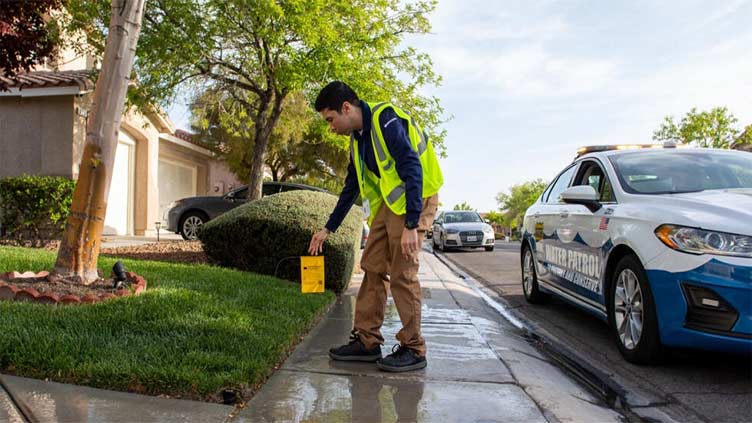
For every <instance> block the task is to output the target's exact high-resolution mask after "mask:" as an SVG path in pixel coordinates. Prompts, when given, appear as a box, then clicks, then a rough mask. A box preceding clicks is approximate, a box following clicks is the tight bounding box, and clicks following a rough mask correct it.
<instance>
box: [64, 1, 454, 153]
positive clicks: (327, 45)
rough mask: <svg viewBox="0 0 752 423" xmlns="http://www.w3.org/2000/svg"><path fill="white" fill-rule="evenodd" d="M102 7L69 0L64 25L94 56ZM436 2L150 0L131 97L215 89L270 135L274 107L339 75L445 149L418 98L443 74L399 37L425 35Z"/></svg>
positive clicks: (432, 109)
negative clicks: (411, 120)
mask: <svg viewBox="0 0 752 423" xmlns="http://www.w3.org/2000/svg"><path fill="white" fill-rule="evenodd" d="M108 7H109V2H107V1H102V2H91V1H89V0H69V7H68V10H69V12H70V15H71V19H70V22H69V25H68V28H69V29H71V30H81V31H83V33H85V34H86V35H87V38H88V41H89V45H91V46H93V47H94V49H95V52H94V53H101V51H102V48H103V46H104V39H105V36H106V32H107V25H106V22H108V16H109V9H108ZM435 7H436V0H418V1H413V2H403V1H400V0H306V1H277V0H162V1H158V2H155V1H150V2H147V3H146V10H145V14H144V21H143V27H142V30H141V35H140V38H139V43H138V47H137V48H138V50H137V52H136V56H137V57H138V60H136V62H135V64H134V71H135V78H136V79H137V80H138V84H137V85H136V86H134V87H133V89H132V90H131V92H130V93H129V98H130V99H131V101H132V102H135V103H136V104H147V103H149V102H151V101H154V100H158V101H160V102H161V103H162V105H163V106H165V105H166V104H167V103H168V102H169V101H170V100H171V99H173V98H174V96H175V93H176V92H177V91H178V90H182V89H185V88H190V87H193V88H196V89H201V90H203V87H206V86H213V87H214V89H216V90H218V91H220V92H222V93H225V94H226V95H228V96H230V97H232V99H233V100H234V101H235V102H236V103H237V104H238V107H242V108H244V109H245V113H246V114H247V116H248V118H247V119H249V120H253V121H254V124H255V129H254V132H255V133H261V134H262V135H263V134H271V131H272V129H273V128H274V127H275V125H276V124H277V122H276V119H277V118H278V115H277V114H276V107H277V105H281V104H282V102H283V101H284V99H285V98H286V97H287V96H288V95H289V94H291V93H294V92H302V93H304V94H305V95H306V97H307V99H308V100H309V101H310V100H313V99H314V98H315V96H316V94H317V93H318V91H319V90H320V89H321V87H323V86H324V85H325V84H326V83H328V82H330V81H331V80H334V79H339V80H343V81H346V82H347V83H348V84H350V85H351V86H352V87H353V88H354V89H355V90H356V92H358V94H359V95H360V96H361V97H363V98H366V99H370V100H372V101H384V100H391V101H394V102H395V103H396V104H398V105H399V106H400V107H402V108H403V109H405V110H407V111H409V112H411V113H412V114H413V115H414V116H415V117H416V119H418V120H419V122H420V123H421V124H422V126H423V127H424V128H425V129H426V130H427V132H428V133H429V136H430V138H431V139H432V141H433V142H434V145H435V147H436V149H437V151H438V152H439V153H441V154H443V152H444V147H443V140H444V138H445V135H446V134H445V131H444V130H441V129H440V128H439V127H440V125H441V124H442V123H443V122H444V120H445V119H444V117H443V109H442V108H441V105H440V102H439V99H438V98H436V97H430V96H425V95H423V94H421V92H422V91H423V87H424V86H426V85H438V84H439V83H440V80H441V78H440V77H439V76H438V75H436V74H435V73H434V71H433V69H432V62H431V59H430V57H429V56H428V55H427V54H425V53H420V52H418V51H417V50H416V49H415V48H413V47H409V45H407V44H406V43H405V37H406V35H408V34H412V35H414V34H427V33H428V32H429V31H430V23H429V21H428V14H429V13H431V12H432V11H433V10H434V9H435ZM199 87H200V88H199ZM236 116H237V117H240V114H238V115H236ZM262 138H263V137H262Z"/></svg>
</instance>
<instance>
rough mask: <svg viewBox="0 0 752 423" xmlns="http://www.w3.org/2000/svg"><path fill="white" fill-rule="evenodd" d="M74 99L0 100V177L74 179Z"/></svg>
mask: <svg viewBox="0 0 752 423" xmlns="http://www.w3.org/2000/svg"><path fill="white" fill-rule="evenodd" d="M73 134H74V97H73V96H54V97H32V98H28V97H27V98H23V97H0V177H3V176H18V175H21V174H23V173H26V174H29V175H52V176H66V177H69V178H70V177H73V166H72V163H73V148H72V145H73Z"/></svg>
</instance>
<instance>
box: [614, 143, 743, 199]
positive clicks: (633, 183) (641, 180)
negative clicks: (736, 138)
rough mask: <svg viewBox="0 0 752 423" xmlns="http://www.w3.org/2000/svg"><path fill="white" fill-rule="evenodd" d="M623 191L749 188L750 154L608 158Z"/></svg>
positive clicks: (709, 152)
mask: <svg viewBox="0 0 752 423" xmlns="http://www.w3.org/2000/svg"><path fill="white" fill-rule="evenodd" d="M609 159H610V160H611V163H613V165H614V168H615V169H616V174H617V175H618V176H619V182H620V183H621V185H622V188H624V190H625V191H627V192H629V193H632V194H679V193H683V192H698V191H704V190H715V189H734V188H752V171H751V170H750V169H752V154H748V153H738V152H730V151H713V150H698V151H670V152H663V151H650V152H640V153H637V152H634V153H625V154H619V155H615V156H612V157H610V158H609Z"/></svg>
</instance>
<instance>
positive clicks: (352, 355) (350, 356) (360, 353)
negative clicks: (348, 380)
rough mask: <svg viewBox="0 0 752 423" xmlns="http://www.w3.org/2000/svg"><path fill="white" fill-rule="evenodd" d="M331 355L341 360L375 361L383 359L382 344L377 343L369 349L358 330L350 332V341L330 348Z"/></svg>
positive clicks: (334, 358) (333, 358)
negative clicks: (359, 335)
mask: <svg viewBox="0 0 752 423" xmlns="http://www.w3.org/2000/svg"><path fill="white" fill-rule="evenodd" d="M329 357H331V359H332V360H339V361H367V362H374V361H376V360H379V359H381V346H380V345H377V346H375V347H373V348H371V349H370V350H367V349H366V347H365V345H363V342H361V341H360V338H359V337H358V334H357V332H356V331H352V332H351V333H350V343H349V344H345V345H342V346H340V347H336V348H331V349H329Z"/></svg>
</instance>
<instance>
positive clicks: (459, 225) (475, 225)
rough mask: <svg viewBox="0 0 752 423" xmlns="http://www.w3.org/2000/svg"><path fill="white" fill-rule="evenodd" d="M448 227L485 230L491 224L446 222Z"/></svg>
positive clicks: (463, 229) (445, 226)
mask: <svg viewBox="0 0 752 423" xmlns="http://www.w3.org/2000/svg"><path fill="white" fill-rule="evenodd" d="M444 228H446V229H458V230H460V231H484V230H486V229H487V228H489V225H487V224H485V223H481V222H460V223H445V224H444Z"/></svg>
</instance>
